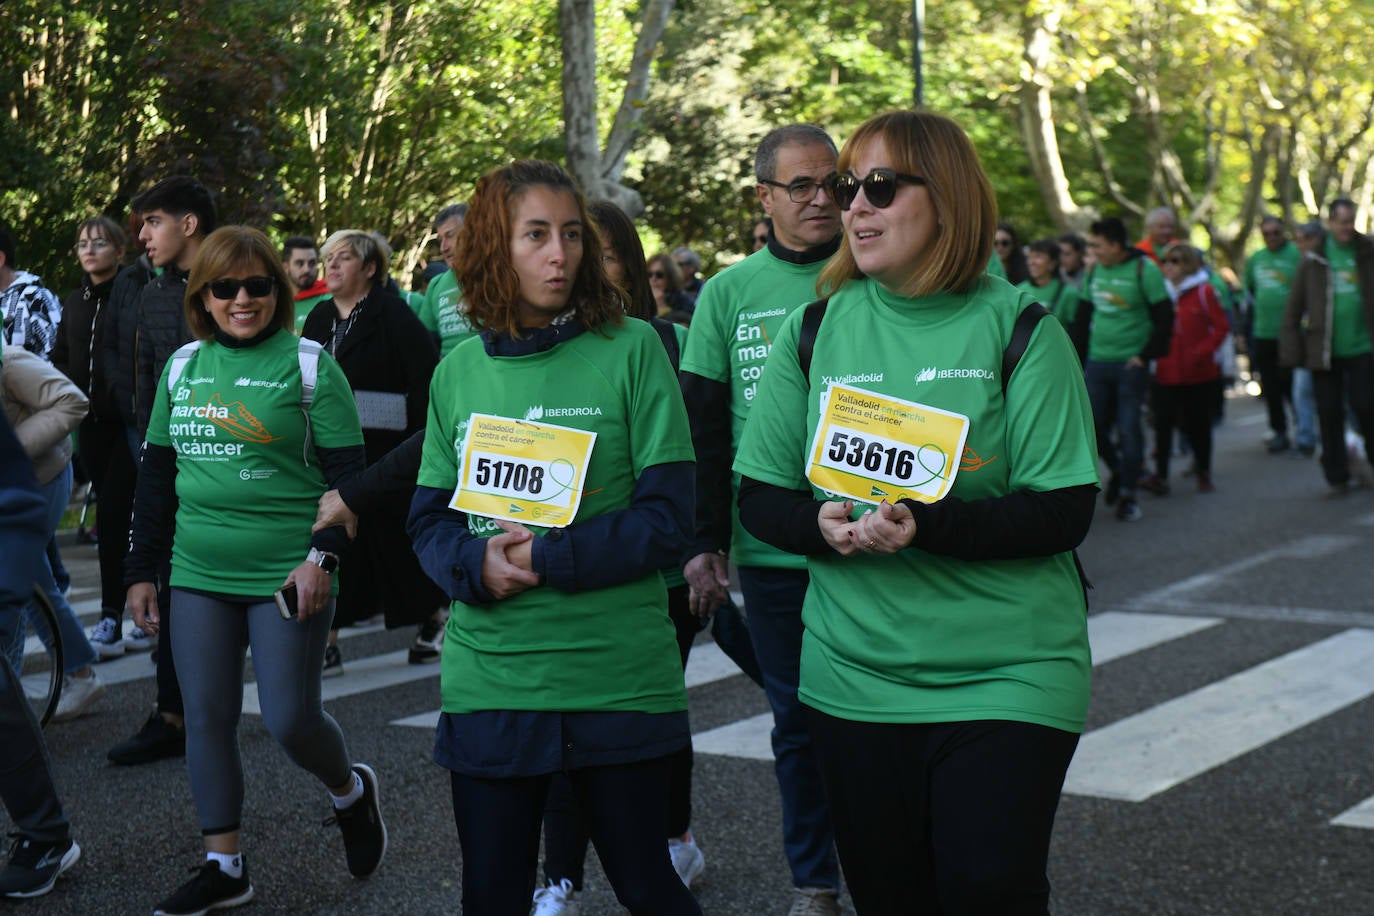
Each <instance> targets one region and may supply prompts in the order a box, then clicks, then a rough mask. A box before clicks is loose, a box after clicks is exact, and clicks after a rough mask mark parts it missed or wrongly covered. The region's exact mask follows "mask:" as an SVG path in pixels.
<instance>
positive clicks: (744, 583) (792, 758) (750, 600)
mask: <svg viewBox="0 0 1374 916" xmlns="http://www.w3.org/2000/svg"><path fill="white" fill-rule="evenodd" d="M809 582H810V576H809V575H808V574H807V572H806V570H803V569H775V568H772V567H767V566H741V567H740V569H739V584H740V591H742V592H743V593H744V611H745V614H746V615H747V616H748V618H749V633H750V635H751V636H752V637H753V640H754V653H755V655H757V657H758V662H759V668H760V669H762V671H763V690H764V693H766V694H767V695H768V705H769V706H771V707H772V708H773V770H774V773H775V774H776V775H777V779H778V790H779V792H780V793H781V795H782V846H783V852H784V853H785V854H786V855H787V864H788V865H789V866H791V869H792V883H793V885H795V886H796V887H829V888H835V889H838V888H839V886H840V865H839V859H838V857H837V855H836V852H835V830H834V828H833V827H832V826H831V822H830V804H829V802H828V801H826V795H825V783H824V781H823V780H822V779H821V771H820V767H819V766H818V765H817V763H816V755H815V753H814V751H813V750H812V748H811V733H810V732H809V731H808V730H807V727H806V715H805V712H804V711H803V708H802V705H801V702H800V701H799V700H798V699H797V681H798V674H799V671H800V668H801V642H802V630H803V627H802V620H801V609H802V601H803V599H805V597H806V587H807V584H808V583H809Z"/></svg>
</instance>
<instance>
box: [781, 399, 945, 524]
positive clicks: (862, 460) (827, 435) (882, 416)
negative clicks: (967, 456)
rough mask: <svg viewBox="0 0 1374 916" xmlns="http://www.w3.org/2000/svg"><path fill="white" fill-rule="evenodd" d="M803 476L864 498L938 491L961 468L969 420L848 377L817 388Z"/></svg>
mask: <svg viewBox="0 0 1374 916" xmlns="http://www.w3.org/2000/svg"><path fill="white" fill-rule="evenodd" d="M820 411H821V418H820V423H819V424H818V425H817V427H816V436H815V438H814V439H813V440H812V442H811V449H810V451H809V452H808V459H807V466H806V477H807V479H808V480H810V481H811V482H812V483H813V484H815V485H816V486H817V487H819V488H820V489H822V490H826V491H828V492H830V493H836V494H838V495H841V496H846V497H848V498H850V499H853V500H856V501H858V502H864V503H879V502H882V501H884V500H886V501H887V502H896V501H897V500H899V499H915V500H918V501H920V502H923V503H933V502H936V501H937V500H940V499H943V498H944V497H945V495H946V494H948V493H949V490H950V487H952V486H953V485H954V478H955V476H956V475H957V474H958V473H959V458H960V456H961V455H962V454H963V453H964V440H965V439H966V438H967V437H968V428H969V420H968V417H966V416H964V415H963V414H957V413H951V412H950V411H947V410H941V409H939V408H938V407H929V406H927V405H925V404H917V403H915V402H913V401H904V400H902V399H900V398H891V397H887V396H885V395H881V394H874V393H873V392H871V391H864V390H863V389H860V388H851V387H849V386H848V385H831V386H830V388H829V389H828V390H826V391H825V392H824V393H823V394H822V395H821V403H820Z"/></svg>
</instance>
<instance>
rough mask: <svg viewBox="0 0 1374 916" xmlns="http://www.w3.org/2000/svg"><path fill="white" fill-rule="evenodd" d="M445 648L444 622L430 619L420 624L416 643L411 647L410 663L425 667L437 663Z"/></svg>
mask: <svg viewBox="0 0 1374 916" xmlns="http://www.w3.org/2000/svg"><path fill="white" fill-rule="evenodd" d="M443 648H444V622H443V621H442V620H435V619H434V618H432V617H431V618H430V619H429V620H426V621H425V622H424V623H422V624H420V632H419V633H417V634H415V642H414V644H413V645H411V647H410V663H411V664H412V665H424V664H427V663H429V662H437V661H438V660H439V653H440V651H441V650H442V649H443Z"/></svg>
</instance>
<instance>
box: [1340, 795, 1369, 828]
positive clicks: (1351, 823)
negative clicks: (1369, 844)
mask: <svg viewBox="0 0 1374 916" xmlns="http://www.w3.org/2000/svg"><path fill="white" fill-rule="evenodd" d="M1331 823H1333V824H1335V825H1336V826H1337V827H1361V828H1363V829H1365V830H1374V798H1366V799H1365V800H1364V801H1362V802H1360V803H1359V804H1358V805H1356V806H1355V807H1353V808H1351V809H1350V810H1349V811H1342V812H1341V813H1340V814H1338V815H1336V816H1335V817H1333V818H1332V819H1331Z"/></svg>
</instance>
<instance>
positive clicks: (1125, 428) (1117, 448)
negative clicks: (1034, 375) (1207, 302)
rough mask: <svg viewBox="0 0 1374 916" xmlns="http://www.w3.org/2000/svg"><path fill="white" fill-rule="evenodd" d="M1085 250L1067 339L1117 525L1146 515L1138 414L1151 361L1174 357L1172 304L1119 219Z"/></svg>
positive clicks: (1106, 222)
mask: <svg viewBox="0 0 1374 916" xmlns="http://www.w3.org/2000/svg"><path fill="white" fill-rule="evenodd" d="M1088 250H1089V251H1091V252H1092V254H1093V258H1094V261H1095V263H1094V265H1093V266H1092V267H1091V268H1089V270H1088V273H1087V276H1085V277H1084V278H1083V287H1082V289H1081V291H1080V293H1079V303H1078V312H1077V313H1076V314H1075V315H1074V322H1073V328H1072V329H1071V332H1070V336H1071V337H1073V340H1074V344H1075V345H1076V346H1077V347H1078V353H1079V356H1080V358H1083V359H1084V362H1083V376H1084V381H1086V382H1087V385H1088V400H1089V401H1091V402H1092V408H1093V423H1094V425H1095V426H1096V427H1097V451H1098V454H1100V455H1101V456H1102V459H1103V461H1105V462H1106V464H1107V467H1108V468H1109V469H1110V471H1111V476H1110V477H1109V478H1108V480H1107V488H1106V492H1105V501H1106V503H1107V505H1109V506H1111V505H1116V518H1117V520H1118V521H1123V522H1134V521H1137V520H1139V518H1140V514H1141V513H1140V505H1139V504H1138V503H1137V502H1136V498H1135V494H1136V485H1137V483H1138V481H1139V479H1140V470H1141V465H1142V462H1143V460H1144V457H1145V433H1144V430H1143V429H1142V427H1141V411H1142V409H1143V407H1144V404H1145V390H1146V387H1147V385H1148V384H1149V380H1150V360H1152V359H1155V358H1156V357H1159V356H1163V355H1164V354H1166V353H1168V352H1169V338H1170V336H1171V334H1172V332H1173V324H1174V306H1173V300H1172V299H1170V298H1169V291H1168V289H1167V288H1165V286H1164V275H1163V274H1162V273H1160V270H1159V267H1158V266H1156V264H1155V262H1154V261H1152V260H1150V259H1149V258H1147V257H1146V256H1145V253H1144V252H1143V251H1141V250H1140V249H1139V248H1132V247H1130V246H1129V245H1128V243H1127V236H1126V224H1125V223H1123V222H1122V221H1121V220H1119V219H1117V218H1116V217H1111V216H1109V217H1107V218H1106V219H1100V220H1098V221H1097V222H1095V223H1093V224H1092V226H1091V228H1090V229H1089V232H1088ZM1113 426H1115V432H1116V436H1117V438H1116V440H1113V437H1112V433H1113ZM1161 447H1166V448H1167V444H1166V445H1164V446H1161Z"/></svg>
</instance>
